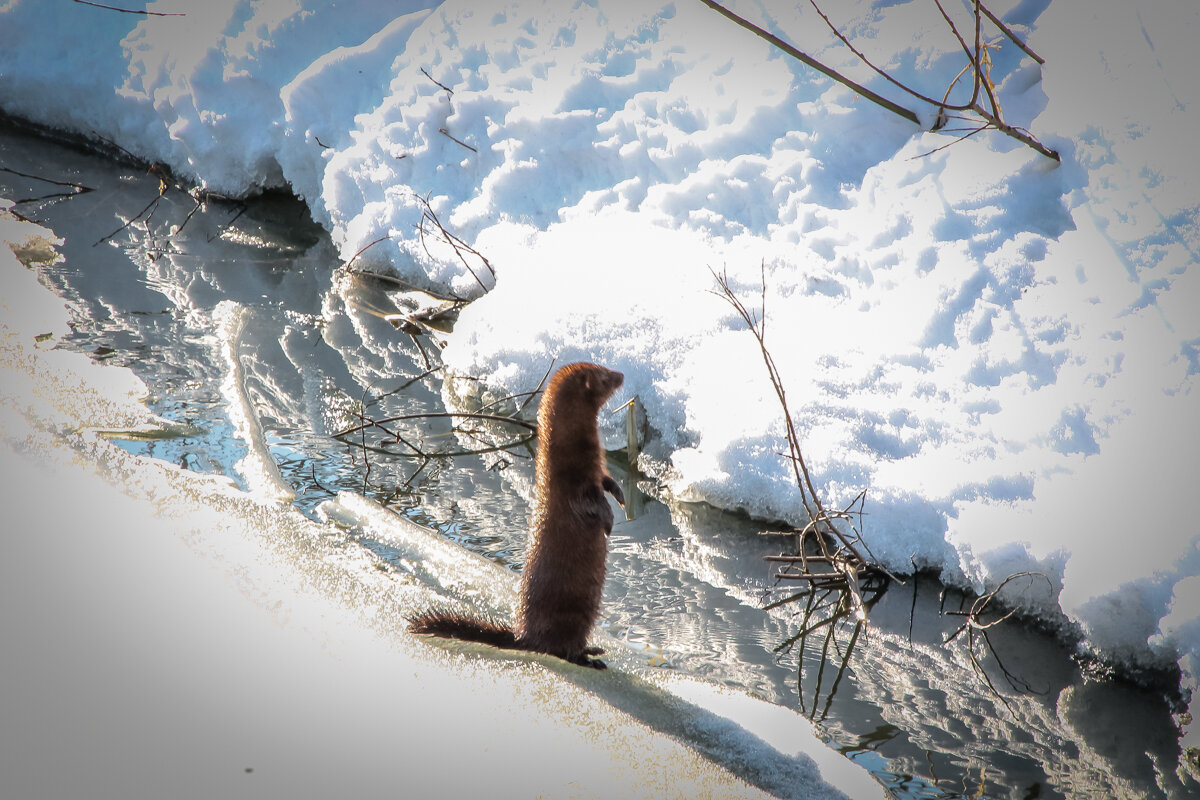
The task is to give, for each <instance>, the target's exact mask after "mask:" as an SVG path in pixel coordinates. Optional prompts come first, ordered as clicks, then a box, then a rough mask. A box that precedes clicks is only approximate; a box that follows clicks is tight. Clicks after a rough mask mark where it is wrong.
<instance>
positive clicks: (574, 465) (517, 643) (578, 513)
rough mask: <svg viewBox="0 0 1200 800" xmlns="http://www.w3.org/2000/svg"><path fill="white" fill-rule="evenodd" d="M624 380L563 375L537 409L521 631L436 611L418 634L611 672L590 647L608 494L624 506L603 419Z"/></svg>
mask: <svg viewBox="0 0 1200 800" xmlns="http://www.w3.org/2000/svg"><path fill="white" fill-rule="evenodd" d="M623 380H624V377H623V376H622V375H621V373H619V372H615V371H613V370H610V369H606V368H605V367H601V366H599V365H597V364H587V363H577V364H568V365H567V366H565V367H562V368H561V369H559V370H558V372H556V373H555V374H554V377H553V378H551V379H550V385H549V386H548V387H547V388H546V392H545V394H544V395H543V396H542V401H541V403H540V405H539V406H538V453H537V498H536V501H537V507H536V511H535V513H534V524H533V530H532V532H531V534H530V539H529V546H528V556H527V558H526V561H525V570H524V572H523V573H522V576H521V596H520V601H519V604H518V607H517V624H516V625H515V626H514V627H513V628H511V629H510V628H507V627H505V626H504V625H501V624H498V623H495V622H492V621H490V620H479V619H474V618H471V617H468V616H465V615H463V614H459V613H455V612H448V611H427V612H425V613H423V614H420V615H418V616H416V617H414V618H413V619H412V620H410V623H409V629H410V630H412V631H414V632H416V633H428V634H433V635H436V636H444V637H447V638H452V639H466V640H469V641H475V642H483V643H485V644H491V645H494V646H496V647H505V648H510V649H517V650H531V651H535V652H539V653H549V654H551V655H555V656H558V657H559V658H562V659H565V660H567V661H570V662H573V663H575V664H581V665H583V666H590V667H595V668H597V669H604V668H605V666H604V662H603V661H601V660H599V659H594V658H589V656H593V655H596V654H598V653H601V652H603V651H601V650H599V649H597V648H594V647H588V644H587V639H588V635H589V634H590V633H591V631H592V627H593V626H594V625H595V624H596V619H597V617H599V615H600V600H601V596H602V595H603V592H604V573H605V559H606V558H607V555H608V541H607V536H608V534H609V533H610V532H611V531H612V525H613V513H612V508H611V507H610V506H609V504H608V500H607V499H606V498H605V496H604V493H605V492H608V493H610V494H612V496H613V497H615V498H616V499H617V502H619V503H621V505H624V504H625V497H624V495H623V493H622V492H621V487H620V486H618V485H617V482H616V481H614V480H613V478H612V476H611V475H609V474H608V469H607V467H606V466H605V463H604V448H603V447H602V446H601V444H600V432H599V430H597V427H596V415H597V413H599V411H600V409H601V407H603V405H604V404H605V403H606V402H607V401H608V398H609V397H611V396H612V394H613V392H615V391H616V390H617V389H618V388H620V386H621V383H622V382H623Z"/></svg>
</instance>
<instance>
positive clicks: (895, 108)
mask: <svg viewBox="0 0 1200 800" xmlns="http://www.w3.org/2000/svg"><path fill="white" fill-rule="evenodd" d="M700 2H701V3H704V5H706V6H708V7H709V8H711V9H712V10H713V11H716V12H717V13H719V14H721V15H723V16H725V17H726V18H728V19H730V20H732V21H733V22H736V23H737V24H738V25H740V26H742V27H743V28H745V29H746V30H748V31H750V32H752V33H754V34H755V35H756V36H758V37H759V38H762V39H765V40H766V41H768V42H770V43H771V44H773V45H775V46H776V47H778V48H779V49H780V50H782V51H783V52H785V53H787V54H788V55H790V56H791V57H792V58H795V59H796V60H798V61H800V62H801V63H804V64H807V65H808V66H810V67H812V68H813V69H815V70H817V71H818V72H820V73H822V74H823V75H827V76H828V77H830V78H833V79H834V80H835V81H837V82H838V83H840V84H842V85H843V86H846V87H848V88H849V89H851V90H853V91H854V92H856V93H857V94H859V95H861V96H863V97H865V98H867V99H868V100H870V101H871V102H872V103H875V104H877V105H879V106H882V107H883V108H886V109H887V110H888V111H891V112H892V113H893V114H897V115H899V116H901V117H904V118H905V119H907V120H908V121H909V122H911V123H913V124H914V125H920V124H921V120H920V119H918V117H917V115H916V114H914V113H913V112H912V111H909V110H908V109H907V108H904V107H903V106H901V105H897V104H896V103H893V102H892V101H891V100H888V99H887V98H886V97H883V96H882V95H878V94H876V93H875V92H873V91H871V90H870V89H868V88H867V87H865V86H862V85H861V84H858V83H855V82H854V81H852V80H850V79H849V78H847V77H846V76H845V75H842V74H841V73H840V72H838V71H837V70H834V69H831V68H829V67H827V66H825V65H824V64H822V63H821V62H820V61H817V60H816V59H815V58H813V57H812V56H810V55H808V54H807V53H804V52H801V51H800V50H797V49H796V48H795V47H793V46H792V45H790V44H788V43H787V42H785V41H784V40H783V39H780V38H779V37H778V36H775V35H774V34H772V33H770V32H768V31H765V30H763V29H762V28H760V27H758V26H757V25H755V24H754V23H753V22H750V21H749V20H746V19H743V18H741V17H739V16H738V15H737V14H735V13H733V12H732V11H730V10H729V9H727V8H725V6H723V5H721V4H720V3H717V2H714V0H700Z"/></svg>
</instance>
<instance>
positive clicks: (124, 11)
mask: <svg viewBox="0 0 1200 800" xmlns="http://www.w3.org/2000/svg"><path fill="white" fill-rule="evenodd" d="M75 2H76V3H79V4H80V5H82V6H94V7H95V8H103V9H106V10H108V11H120V12H121V13H122V14H144V15H145V16H147V17H186V16H187V14H185V13H183V12H182V11H145V10H142V9H137V8H117V7H116V6H106V5H104V4H103V3H93V2H91V0H75Z"/></svg>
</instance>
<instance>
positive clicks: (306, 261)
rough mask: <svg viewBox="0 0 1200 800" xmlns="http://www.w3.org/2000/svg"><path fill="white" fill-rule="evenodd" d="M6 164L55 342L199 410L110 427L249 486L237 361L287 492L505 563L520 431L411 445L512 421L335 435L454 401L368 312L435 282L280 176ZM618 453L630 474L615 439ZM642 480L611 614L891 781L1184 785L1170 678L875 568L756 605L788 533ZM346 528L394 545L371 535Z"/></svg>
mask: <svg viewBox="0 0 1200 800" xmlns="http://www.w3.org/2000/svg"><path fill="white" fill-rule="evenodd" d="M0 168H3V171H0V196H3V197H7V198H9V199H13V200H19V201H22V202H20V203H19V204H18V205H17V206H16V209H15V210H16V211H17V212H18V213H20V214H21V215H23V216H25V217H27V218H29V219H32V220H34V221H37V222H40V223H42V224H45V225H47V226H49V227H51V228H52V229H53V230H54V231H55V232H56V233H57V234H58V235H59V236H60V237H62V238H63V239H64V243H63V245H61V247H59V250H60V252H61V253H62V254H63V255H64V257H65V259H64V260H63V261H62V262H60V263H58V264H56V265H53V266H49V267H45V268H43V269H42V271H41V276H42V280H43V281H44V282H45V283H47V284H48V285H49V286H51V288H53V290H54V291H55V292H57V293H58V294H59V295H60V296H61V297H63V298H64V299H65V300H67V301H69V302H70V303H72V304H73V306H74V311H75V313H74V323H73V333H72V334H71V336H70V337H69V338H68V339H67V340H66V342H64V344H65V345H66V346H70V347H72V348H76V349H79V350H81V351H84V352H88V353H91V354H92V355H93V357H94V358H96V359H98V360H101V361H105V362H107V363H111V364H119V365H122V366H127V367H130V368H132V369H133V370H134V372H136V374H137V375H138V376H139V377H141V379H142V380H143V381H144V382H145V383H146V384H147V386H148V387H149V388H150V391H151V394H152V397H151V401H150V402H151V406H152V408H153V410H154V411H156V412H157V413H159V414H161V415H162V416H164V417H167V418H169V419H172V420H175V421H178V422H183V423H187V424H189V425H190V426H191V428H190V429H189V430H190V431H191V434H190V435H188V436H186V437H178V438H170V439H159V440H152V441H130V442H125V443H123V446H125V447H126V448H128V449H130V450H132V451H134V452H138V453H141V454H144V455H147V456H152V457H155V458H160V459H164V460H166V461H170V462H172V463H175V464H179V465H181V466H183V467H185V468H187V469H191V470H195V471H198V472H207V473H217V474H224V475H227V476H229V477H230V478H231V479H233V480H234V481H236V482H237V483H238V484H239V485H241V486H242V487H243V488H247V489H250V490H255V486H254V478H253V477H252V476H247V475H245V474H243V471H242V470H241V469H240V467H239V464H240V463H241V462H242V460H243V459H244V458H245V457H246V455H247V452H248V447H252V446H255V445H254V444H253V443H247V442H245V441H243V440H242V439H241V438H240V437H238V436H237V435H236V434H235V431H236V425H235V424H234V423H233V422H232V421H231V416H230V415H231V408H230V402H229V399H228V397H229V395H228V393H227V392H225V391H223V388H222V387H223V385H224V384H225V383H226V382H227V381H229V380H231V375H230V373H231V370H230V367H229V364H230V363H231V362H232V363H233V364H235V365H236V366H235V368H234V369H233V372H235V373H236V375H234V378H232V379H236V380H239V381H240V382H241V384H242V386H243V387H244V389H245V394H246V396H248V397H249V398H250V401H251V402H252V404H253V406H254V408H255V410H256V411H257V416H258V420H259V423H260V425H261V440H260V442H259V445H260V446H265V447H266V448H268V450H269V453H270V456H271V461H273V462H274V464H275V465H276V466H277V468H278V471H279V477H280V478H282V481H283V483H285V484H286V485H287V486H289V487H290V488H291V491H292V492H293V493H294V497H293V502H294V503H295V504H296V505H297V506H298V507H299V508H300V509H302V510H303V511H305V512H306V513H310V514H311V513H313V511H314V509H315V508H316V507H317V506H318V505H319V504H320V503H321V502H323V501H324V500H327V499H329V498H330V497H332V496H333V495H334V494H336V493H337V492H339V491H345V490H350V491H354V492H359V493H362V494H365V495H367V496H369V497H371V498H372V499H374V500H376V501H377V502H379V503H381V504H383V505H386V506H389V507H391V508H393V509H395V510H397V511H399V512H401V513H403V514H405V515H406V516H408V517H410V518H411V519H413V520H415V521H417V522H420V523H422V524H425V525H428V526H432V527H435V528H437V529H438V530H439V531H441V532H442V534H443V535H445V536H446V537H447V538H450V539H453V540H454V541H457V542H459V543H460V544H462V545H463V546H464V547H466V548H469V549H471V550H473V551H476V552H478V553H481V554H483V555H485V556H486V557H488V558H490V559H492V560H494V561H497V562H499V563H502V564H504V565H505V566H507V567H509V568H511V569H514V570H517V569H519V568H520V565H521V560H522V554H523V547H524V531H525V524H526V519H527V515H528V512H529V498H530V496H531V486H532V478H533V475H532V461H531V460H530V451H529V450H528V448H527V447H526V446H524V445H521V444H518V445H517V446H515V447H514V448H511V449H509V450H506V451H498V452H491V453H487V454H483V455H462V456H457V457H434V458H426V457H422V456H419V455H416V453H417V452H418V451H419V452H421V453H426V454H429V453H436V452H447V451H464V450H476V449H486V448H487V445H489V444H490V443H492V442H494V441H495V440H496V439H505V438H509V439H511V440H513V441H519V440H520V439H521V437H522V430H521V429H520V428H518V427H516V426H511V427H507V428H499V429H497V428H489V429H488V430H487V431H486V432H483V433H481V434H480V435H479V436H474V435H472V433H471V432H470V430H467V429H465V428H463V427H459V428H457V429H456V428H455V427H454V421H453V420H451V419H449V418H443V417H433V418H426V419H422V420H399V421H396V422H394V423H387V424H386V425H385V426H384V427H386V428H387V431H384V430H382V429H380V428H379V427H377V426H368V427H366V428H364V429H362V430H360V431H356V432H354V433H351V434H349V435H346V436H343V437H341V438H338V437H337V436H336V434H338V433H339V432H342V431H345V430H348V429H352V428H354V427H355V426H358V425H361V424H362V422H363V421H364V420H366V419H372V420H376V421H378V420H382V419H385V418H393V417H400V416H405V415H417V414H435V413H441V412H445V411H446V410H447V409H446V406H445V402H444V400H443V391H442V385H441V381H442V376H441V372H440V370H439V368H438V367H439V363H438V345H437V342H436V339H437V338H438V336H439V335H440V334H439V333H438V332H437V331H436V330H434V331H432V332H429V331H427V332H425V333H420V334H417V335H415V336H414V335H411V334H410V333H408V332H405V330H403V329H398V328H397V327H395V326H393V324H392V323H391V322H390V321H389V320H387V319H385V318H384V315H387V314H402V315H403V314H406V313H410V312H412V311H414V310H416V309H418V308H420V307H421V306H423V305H428V304H430V303H432V301H431V300H430V299H429V298H428V297H427V296H424V295H421V294H419V293H408V292H404V291H402V290H401V287H398V286H397V285H396V284H395V283H393V282H391V281H387V280H382V279H377V278H372V277H368V276H361V275H357V276H356V275H352V274H349V273H347V272H346V271H345V270H343V269H340V268H339V259H338V257H337V253H336V251H335V249H334V247H333V246H332V244H331V243H330V241H329V239H328V237H327V236H326V235H325V233H324V232H323V231H321V230H320V229H318V228H316V227H315V226H314V225H313V224H312V223H311V221H310V220H309V219H308V216H307V214H306V212H305V211H304V209H303V207H302V206H301V205H300V204H299V203H298V202H297V201H295V200H294V199H293V198H290V197H264V198H259V199H256V200H254V201H251V202H249V203H246V204H240V203H234V202H228V201H218V200H213V201H212V202H210V203H208V204H206V205H205V206H204V207H200V208H198V207H197V204H196V203H195V201H194V200H192V199H191V198H190V197H189V196H188V195H187V194H185V193H184V192H183V191H182V190H181V189H179V188H177V187H174V186H171V185H170V183H169V182H168V183H167V188H166V190H165V191H164V192H163V193H162V194H161V196H160V188H161V187H160V183H159V179H158V177H157V176H156V175H154V174H148V173H147V170H146V168H145V166H140V167H138V166H132V165H129V164H122V163H117V162H115V161H112V160H108V159H104V158H101V157H98V156H95V155H89V154H84V153H81V152H80V151H78V150H75V149H72V148H69V147H66V146H63V145H60V144H56V143H53V142H50V141H47V140H44V139H39V138H35V137H32V136H29V135H27V134H25V133H23V132H20V131H17V130H15V129H12V128H7V127H0ZM27 176H37V177H27ZM50 181H57V182H59V183H51V182H50ZM64 184H77V185H80V186H86V187H88V188H89V189H90V190H91V191H87V192H82V193H76V190H75V189H73V188H71V187H70V186H67V185H64ZM53 195H58V196H53ZM35 198H36V199H35ZM156 198H157V199H156ZM127 220H135V221H133V222H131V223H130V224H128V225H126V224H125V223H126V221H127ZM530 388H532V387H530ZM531 408H532V406H531ZM397 435H398V436H397ZM401 440H402V441H401ZM403 442H407V444H404V443H403ZM613 470H614V472H615V473H619V474H620V475H621V476H623V477H627V478H628V480H630V483H629V484H627V485H629V486H631V487H632V486H633V485H634V483H635V482H636V478H635V477H630V476H628V474H627V471H626V470H624V468H623V465H622V463H621V462H620V460H619V459H614V463H613ZM628 494H630V492H629V491H627V495H628ZM639 500H640V503H639V506H638V514H637V517H636V519H634V520H631V521H625V522H620V523H619V524H618V525H617V527H616V528H615V530H614V532H613V536H612V539H611V554H610V558H609V579H608V583H607V589H606V595H605V607H604V613H605V617H604V619H603V622H602V627H603V629H604V631H605V632H606V633H607V634H608V635H610V636H614V637H616V638H620V639H624V640H625V641H626V642H627V643H628V644H629V645H630V646H631V647H632V648H635V649H638V650H641V651H644V653H645V655H646V657H647V659H648V660H649V661H650V662H651V663H657V664H661V665H663V667H664V668H673V669H677V670H681V671H684V672H687V673H690V674H694V675H699V676H704V677H706V678H708V679H710V680H713V681H716V682H720V683H725V684H729V685H734V686H738V687H742V688H745V689H747V690H749V691H751V692H752V693H754V694H756V695H757V696H759V697H762V698H765V699H767V700H770V701H772V702H774V703H777V704H780V705H784V706H787V707H790V708H794V709H798V710H800V711H801V712H802V713H804V714H805V715H806V716H808V717H810V718H812V719H813V720H815V721H816V722H817V723H818V725H819V727H820V730H821V731H822V732H823V734H824V736H825V737H826V738H827V739H828V741H829V742H830V743H831V745H832V746H833V747H835V748H836V749H838V750H840V751H841V752H843V753H845V754H846V755H847V756H849V757H851V758H853V759H855V760H857V761H858V762H860V763H862V764H863V765H864V766H866V767H868V768H869V769H871V770H872V772H874V773H875V774H876V776H877V777H878V778H879V779H880V780H881V781H882V782H883V783H884V784H885V785H886V786H887V787H888V788H889V789H890V790H891V792H892V793H893V795H894V796H895V797H897V798H951V797H998V798H1058V797H1071V798H1097V797H1120V798H1141V797H1146V798H1156V797H1170V798H1186V797H1197V796H1200V793H1198V792H1197V783H1196V782H1195V780H1194V779H1192V778H1189V777H1187V776H1186V774H1184V772H1183V771H1182V770H1181V769H1180V756H1179V741H1178V737H1179V732H1178V729H1177V726H1176V720H1175V718H1174V717H1173V715H1172V712H1173V711H1175V710H1178V709H1177V708H1173V707H1172V699H1171V698H1170V696H1169V693H1164V691H1162V689H1161V688H1159V689H1152V688H1149V689H1148V688H1139V687H1137V686H1135V685H1134V684H1132V683H1130V682H1127V681H1125V680H1122V679H1120V678H1116V677H1112V676H1107V675H1103V674H1097V673H1096V672H1095V671H1094V670H1086V669H1084V668H1083V667H1082V666H1081V665H1080V664H1079V663H1078V662H1077V661H1076V660H1075V659H1074V658H1073V655H1072V650H1071V648H1070V646H1069V645H1064V644H1063V643H1062V642H1061V641H1060V640H1059V639H1058V638H1056V637H1055V636H1053V635H1051V634H1049V633H1047V632H1043V631H1040V630H1038V629H1037V628H1036V627H1035V626H1033V625H1029V624H1025V623H1022V622H1020V621H1016V620H1010V621H1008V622H1006V623H1004V624H1002V625H1000V626H998V627H996V628H993V629H991V630H990V631H989V632H988V637H987V641H986V642H984V641H982V639H981V638H979V639H977V640H976V642H975V647H974V651H973V652H974V654H975V656H976V658H974V659H973V658H972V650H971V649H970V646H969V642H968V640H967V637H966V636H960V637H958V638H957V639H955V640H954V641H953V642H951V643H949V644H947V643H945V639H946V638H947V637H948V636H949V635H950V634H951V633H952V632H954V631H955V630H956V629H957V628H958V627H959V626H960V625H961V624H962V617H960V616H956V615H954V614H952V613H947V612H953V611H957V610H959V609H960V608H962V607H963V604H964V603H965V602H968V600H967V599H966V598H963V597H962V596H961V595H960V594H958V593H957V592H953V591H949V592H948V591H945V589H944V587H943V586H941V585H940V584H939V583H938V582H937V581H936V580H935V579H934V578H932V577H922V578H919V579H913V578H910V579H908V580H907V581H906V583H905V584H904V585H899V584H893V585H892V586H890V587H889V588H887V589H886V591H884V592H882V594H880V595H879V596H878V597H877V598H876V600H875V604H874V606H873V607H872V608H871V612H870V622H871V626H870V627H869V628H866V629H856V628H855V626H854V625H852V624H851V623H850V622H848V621H846V619H844V618H843V619H841V620H840V621H837V620H835V621H832V622H830V621H829V620H830V615H831V611H832V609H833V604H834V601H835V600H836V598H834V597H825V598H822V597H821V596H819V595H818V596H816V597H807V598H799V599H797V600H795V601H794V602H792V603H789V604H785V605H783V606H780V607H777V608H775V609H772V610H770V611H767V610H764V608H763V607H764V605H765V604H766V603H767V602H768V601H770V600H772V599H780V598H781V597H783V596H784V594H785V591H791V592H794V591H795V587H790V588H787V589H785V590H779V589H776V590H774V591H772V585H773V583H772V580H771V579H770V578H769V574H770V571H769V568H768V566H767V565H766V564H765V563H764V562H763V560H762V557H763V556H764V555H769V554H775V553H778V552H779V550H780V549H781V547H783V546H784V542H783V541H782V539H781V538H780V537H774V536H763V535H761V534H760V531H761V530H762V529H763V525H762V524H761V523H758V522H754V521H752V520H749V519H746V518H744V517H741V516H738V515H734V514H729V513H724V512H720V511H718V510H715V509H712V508H709V507H706V506H703V505H683V504H667V503H663V502H659V501H657V500H655V499H653V498H652V497H650V496H645V495H639ZM866 532H867V535H868V537H869V536H870V530H869V527H868V529H867V531H866ZM362 545H363V546H364V547H368V548H372V549H373V550H375V552H377V553H378V554H379V555H381V556H382V557H384V558H385V559H386V558H388V557H389V555H390V553H389V550H388V548H387V547H386V546H385V545H384V544H382V543H378V542H371V541H363V542H362ZM821 623H826V624H821ZM806 627H812V630H811V632H809V633H808V634H807V635H805V636H802V637H800V638H796V637H797V633H799V632H800V631H802V630H804V629H805V628H806ZM789 641H791V645H790V647H789V646H786V645H787V643H788V642H789ZM781 646H783V648H782V649H780V648H781ZM777 650H779V652H776V651H777Z"/></svg>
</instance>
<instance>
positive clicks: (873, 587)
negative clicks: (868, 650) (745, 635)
mask: <svg viewBox="0 0 1200 800" xmlns="http://www.w3.org/2000/svg"><path fill="white" fill-rule="evenodd" d="M887 587H888V582H887V580H886V579H881V578H878V577H877V578H876V579H874V580H873V581H872V582H871V583H870V584H868V585H865V586H864V591H865V592H866V593H867V594H868V596H869V599H868V600H867V601H866V602H867V605H868V606H874V605H875V604H876V603H877V602H879V599H880V598H881V597H882V596H883V594H884V592H886V591H887ZM800 599H804V600H805V601H806V602H805V607H804V610H803V611H802V612H799V615H800V618H801V619H800V630H799V631H798V632H797V633H795V634H793V635H792V636H790V637H788V638H787V639H785V640H784V641H783V642H782V643H780V644H779V645H778V646H776V647H775V648H774V652H775V653H776V654H781V653H787V652H790V651H791V650H792V649H793V648H795V646H796V645H797V644H799V645H800V647H799V650H798V652H797V656H796V658H797V669H798V671H799V675H798V678H799V679H802V678H803V676H804V664H805V651H806V650H807V648H808V638H809V636H811V635H812V634H814V633H816V632H818V631H821V630H822V629H824V634H823V637H822V640H821V649H820V656H819V657H820V662H819V664H818V667H817V674H816V678H815V684H814V686H813V691H812V705H811V706H810V705H809V702H808V701H807V700H806V699H805V696H804V688H803V685H802V682H801V680H798V681H797V694H798V696H799V700H800V710H801V712H802V713H804V714H806V715H807V716H808V717H809V719H813V720H816V721H820V720H823V719H825V717H826V716H827V715H828V713H829V709H830V707H831V706H832V705H833V699H834V697H836V696H837V691H838V687H839V686H841V682H842V678H843V677H844V676H845V674H846V668H847V667H848V666H849V664H850V659H851V657H852V656H853V655H854V648H855V646H856V645H857V643H858V638H859V635H860V634H861V633H862V630H863V628H864V625H865V623H864V622H863V621H862V620H861V619H856V620H855V622H854V629H853V631H851V633H850V638H849V641H848V642H847V643H846V648H845V650H844V651H843V650H842V649H841V647H840V646H839V643H838V638H837V637H838V634H837V629H838V627H839V625H840V624H841V623H844V622H848V621H849V620H850V618H851V617H852V616H854V615H855V614H854V607H853V603H851V602H849V600H848V595H847V593H846V592H845V591H844V590H842V591H838V590H835V589H833V588H826V589H824V590H819V589H817V588H816V587H812V588H810V589H808V590H807V591H805V592H801V593H798V594H796V595H792V596H790V597H788V598H785V599H784V600H782V601H779V602H776V603H771V604H770V605H768V606H767V608H774V607H777V606H778V605H780V604H782V603H790V602H795V601H796V600H800ZM831 646H832V648H833V650H834V651H835V652H836V655H837V674H836V675H835V677H834V680H833V685H832V686H830V687H829V691H828V694H827V695H826V698H825V703H824V705H823V706H821V711H820V714H819V715H818V713H817V709H818V707H819V706H820V699H821V693H822V688H823V687H824V685H825V668H826V666H827V664H828V663H829V661H830V659H831V654H830V648H831Z"/></svg>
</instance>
